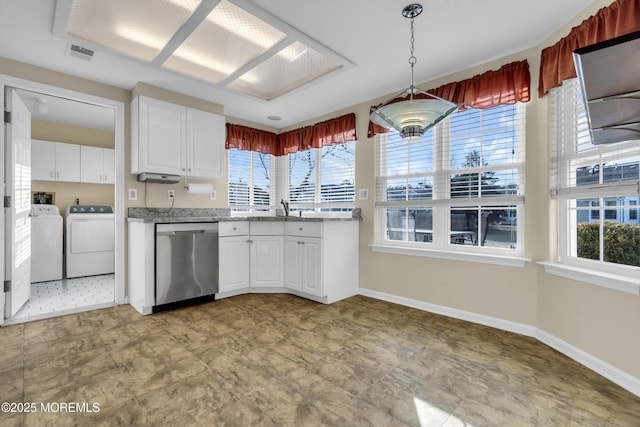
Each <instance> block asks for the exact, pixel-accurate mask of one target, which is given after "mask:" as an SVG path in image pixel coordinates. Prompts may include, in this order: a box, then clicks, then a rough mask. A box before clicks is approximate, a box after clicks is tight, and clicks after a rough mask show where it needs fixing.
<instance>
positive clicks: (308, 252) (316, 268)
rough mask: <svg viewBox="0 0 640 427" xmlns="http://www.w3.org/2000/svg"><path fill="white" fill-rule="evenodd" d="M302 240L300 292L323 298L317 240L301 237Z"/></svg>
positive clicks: (319, 251) (319, 244)
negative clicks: (302, 269) (302, 268)
mask: <svg viewBox="0 0 640 427" xmlns="http://www.w3.org/2000/svg"><path fill="white" fill-rule="evenodd" d="M301 240H302V265H303V266H304V271H303V273H302V274H303V276H302V292H306V293H308V294H311V295H317V296H319V297H323V296H324V292H323V290H322V271H321V267H322V252H321V245H322V243H321V240H320V239H319V238H312V237H303V238H301Z"/></svg>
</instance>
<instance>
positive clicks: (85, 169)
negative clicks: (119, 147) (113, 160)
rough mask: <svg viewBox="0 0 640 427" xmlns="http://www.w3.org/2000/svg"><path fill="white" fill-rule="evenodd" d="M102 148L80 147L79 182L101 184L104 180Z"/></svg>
mask: <svg viewBox="0 0 640 427" xmlns="http://www.w3.org/2000/svg"><path fill="white" fill-rule="evenodd" d="M102 151H103V149H102V148H100V147H88V146H86V145H83V146H81V147H80V182H84V183H89V184H102V183H103V182H104V170H103V169H104V160H103V156H102Z"/></svg>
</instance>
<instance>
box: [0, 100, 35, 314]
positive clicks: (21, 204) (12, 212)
mask: <svg viewBox="0 0 640 427" xmlns="http://www.w3.org/2000/svg"><path fill="white" fill-rule="evenodd" d="M5 98H6V99H5V105H6V109H7V111H9V112H10V113H11V123H6V124H5V144H6V145H5V146H6V154H5V177H4V179H5V195H7V196H10V197H11V206H10V207H8V208H5V225H6V229H5V248H4V251H5V280H7V281H9V282H10V283H11V285H10V290H9V292H8V293H7V295H6V299H5V305H6V307H5V313H4V314H5V317H7V318H8V317H11V316H13V315H14V314H16V312H17V311H18V310H19V309H20V307H22V306H23V305H24V303H25V302H27V300H28V299H29V297H30V296H31V284H30V282H31V280H30V279H31V217H30V213H31V113H30V112H29V109H28V108H27V107H26V106H25V105H24V102H22V100H21V99H20V97H19V96H18V94H17V93H16V91H15V89H13V88H7V91H6V94H5Z"/></svg>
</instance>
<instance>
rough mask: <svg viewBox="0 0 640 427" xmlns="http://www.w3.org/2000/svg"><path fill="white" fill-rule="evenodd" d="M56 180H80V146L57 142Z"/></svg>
mask: <svg viewBox="0 0 640 427" xmlns="http://www.w3.org/2000/svg"><path fill="white" fill-rule="evenodd" d="M55 145H56V178H55V180H56V181H66V182H80V146H79V145H75V144H64V143H62V142H56V143H55Z"/></svg>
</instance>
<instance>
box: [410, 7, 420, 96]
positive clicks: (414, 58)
mask: <svg viewBox="0 0 640 427" xmlns="http://www.w3.org/2000/svg"><path fill="white" fill-rule="evenodd" d="M413 20H414V17H411V38H410V39H409V41H410V42H411V50H410V53H411V56H409V64H410V65H411V86H410V87H409V95H410V98H409V99H413V94H414V93H415V91H416V87H415V86H414V84H413V66H414V65H416V62H418V59H417V58H416V57H415V56H414V54H413V43H414V41H415V38H414V35H413Z"/></svg>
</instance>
